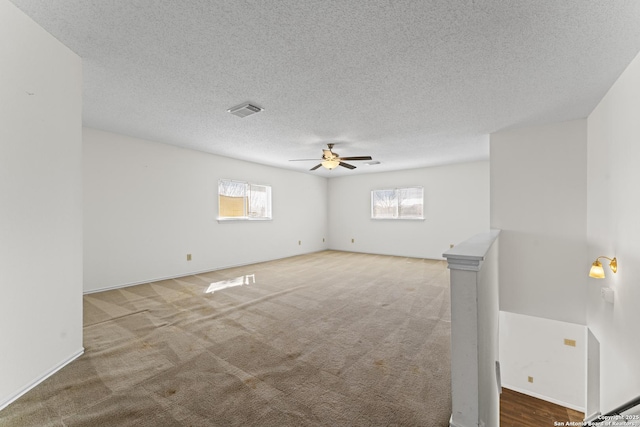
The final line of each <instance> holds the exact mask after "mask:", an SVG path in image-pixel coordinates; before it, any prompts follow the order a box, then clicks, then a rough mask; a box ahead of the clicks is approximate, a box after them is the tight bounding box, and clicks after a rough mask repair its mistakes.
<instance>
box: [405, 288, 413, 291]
mask: <svg viewBox="0 0 640 427" xmlns="http://www.w3.org/2000/svg"><path fill="white" fill-rule="evenodd" d="M404 289H405V290H407V291H409V292H413V291H415V290H416V288H404Z"/></svg>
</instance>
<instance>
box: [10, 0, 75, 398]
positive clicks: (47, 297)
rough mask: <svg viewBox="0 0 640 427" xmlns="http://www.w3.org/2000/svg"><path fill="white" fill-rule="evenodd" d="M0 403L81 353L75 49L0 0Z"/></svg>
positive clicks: (16, 394) (24, 389)
mask: <svg viewBox="0 0 640 427" xmlns="http://www.w3.org/2000/svg"><path fill="white" fill-rule="evenodd" d="M0 40H2V42H0V64H2V65H1V74H0V209H1V211H2V214H1V216H0V287H1V289H2V297H1V298H0V341H1V343H2V344H1V350H0V409H2V408H3V407H4V406H6V405H7V404H8V403H10V402H11V401H13V400H15V399H16V398H17V397H19V396H20V395H21V394H22V393H23V392H25V391H27V390H28V389H29V388H30V387H31V386H33V385H35V384H36V383H38V382H39V381H41V380H42V379H43V378H45V377H46V376H48V375H50V374H51V373H53V372H54V371H55V370H57V369H58V368H59V367H61V366H62V365H64V364H66V363H67V362H69V361H70V360H72V359H73V358H74V357H76V356H78V355H79V354H81V352H82V199H81V197H82V167H81V122H80V118H81V105H82V102H81V87H82V65H81V61H80V58H79V57H78V56H76V55H75V54H74V53H73V52H71V51H70V50H69V49H67V48H66V47H65V46H63V45H62V44H60V43H59V42H58V41H57V40H56V39H54V38H53V37H52V36H50V35H49V34H48V33H46V32H45V31H44V30H43V29H42V28H40V27H39V26H38V25H36V24H35V23H34V22H33V21H32V20H31V19H30V18H28V17H27V16H26V15H24V14H23V13H22V12H20V11H19V10H18V9H16V7H15V6H14V5H13V4H11V3H9V2H8V1H6V0H0Z"/></svg>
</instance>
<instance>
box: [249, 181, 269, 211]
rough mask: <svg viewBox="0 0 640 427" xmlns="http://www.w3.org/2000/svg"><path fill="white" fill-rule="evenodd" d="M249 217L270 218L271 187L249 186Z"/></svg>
mask: <svg viewBox="0 0 640 427" xmlns="http://www.w3.org/2000/svg"><path fill="white" fill-rule="evenodd" d="M249 217H251V218H271V187H268V186H266V185H255V184H250V192H249Z"/></svg>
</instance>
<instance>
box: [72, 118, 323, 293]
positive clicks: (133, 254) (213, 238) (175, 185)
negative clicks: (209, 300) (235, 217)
mask: <svg viewBox="0 0 640 427" xmlns="http://www.w3.org/2000/svg"><path fill="white" fill-rule="evenodd" d="M83 144H84V254H85V257H84V273H85V274H84V289H85V291H88V292H90V291H96V290H100V289H105V288H109V287H117V286H122V285H128V284H133V283H140V282H145V281H149V280H154V279H158V278H166V277H176V276H180V275H186V274H190V273H194V272H201V271H208V270H213V269H220V268H225V267H230V266H235V265H241V264H249V263H255V262H260V261H266V260H271V259H277V258H283V257H288V256H293V255H298V254H301V253H308V252H314V251H320V250H323V249H326V248H327V244H328V243H326V242H328V240H325V242H323V238H324V239H328V237H329V236H328V233H327V207H326V206H327V196H326V194H327V184H326V179H324V178H321V177H316V176H312V175H308V174H301V173H297V172H292V171H285V170H282V169H277V168H273V167H268V166H263V165H258V164H255V163H248V162H243V161H239V160H234V159H229V158H224V157H219V156H214V155H211V154H207V153H202V152H198V151H193V150H186V149H182V148H178V147H174V146H170V145H165V144H160V143H157V142H151V141H145V140H140V139H136V138H132V137H128V136H124V135H118V134H114V133H109V132H104V131H100V130H96V129H87V128H85V129H84V131H83ZM222 178H227V179H235V180H240V181H248V182H253V183H257V184H267V185H271V186H272V198H273V220H272V221H251V222H247V221H227V222H218V221H217V220H216V216H217V215H218V200H217V194H218V193H217V191H218V189H217V188H218V187H217V185H218V180H219V179H222ZM298 241H301V242H302V244H301V245H299V244H298ZM187 254H192V261H187V260H186V255H187Z"/></svg>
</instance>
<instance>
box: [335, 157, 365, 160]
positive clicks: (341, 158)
mask: <svg viewBox="0 0 640 427" xmlns="http://www.w3.org/2000/svg"><path fill="white" fill-rule="evenodd" d="M340 160H373V159H372V158H371V156H355V157H340Z"/></svg>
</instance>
